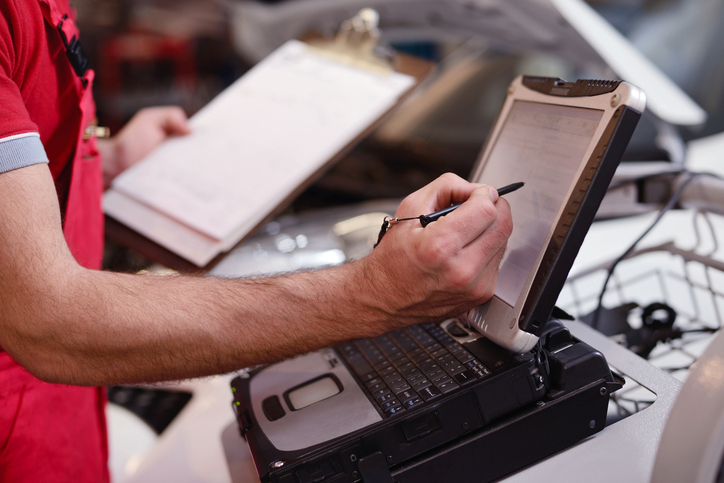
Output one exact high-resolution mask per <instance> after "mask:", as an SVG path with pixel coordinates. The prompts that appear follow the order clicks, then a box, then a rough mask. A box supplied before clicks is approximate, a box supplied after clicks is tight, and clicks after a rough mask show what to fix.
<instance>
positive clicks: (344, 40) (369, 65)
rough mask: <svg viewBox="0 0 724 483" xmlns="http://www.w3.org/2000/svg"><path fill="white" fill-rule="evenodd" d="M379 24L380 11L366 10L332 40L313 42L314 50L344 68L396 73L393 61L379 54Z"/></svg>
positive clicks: (348, 22)
mask: <svg viewBox="0 0 724 483" xmlns="http://www.w3.org/2000/svg"><path fill="white" fill-rule="evenodd" d="M379 20H380V16H379V14H378V13H377V11H376V10H373V9H371V8H363V9H362V10H360V11H359V12H357V14H356V15H355V16H354V17H352V18H351V19H349V20H345V21H344V22H343V23H342V25H341V26H340V29H339V32H337V35H336V36H335V37H334V38H333V39H332V40H316V41H314V40H313V41H310V42H309V45H310V48H311V50H313V51H314V52H316V53H318V54H320V55H322V56H324V57H329V58H331V59H333V60H335V61H337V62H341V63H343V64H347V65H352V66H355V67H359V68H362V69H365V70H369V71H371V72H374V73H376V74H389V73H391V72H392V71H393V65H392V58H391V57H386V56H384V55H380V54H379V53H377V52H376V51H375V49H376V48H377V44H378V42H379V39H380V30H379V28H378V25H379Z"/></svg>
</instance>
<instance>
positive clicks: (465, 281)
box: [448, 264, 477, 292]
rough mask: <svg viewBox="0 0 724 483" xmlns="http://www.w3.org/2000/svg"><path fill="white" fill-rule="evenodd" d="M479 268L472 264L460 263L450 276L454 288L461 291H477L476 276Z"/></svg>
mask: <svg viewBox="0 0 724 483" xmlns="http://www.w3.org/2000/svg"><path fill="white" fill-rule="evenodd" d="M476 276H477V270H475V269H474V267H473V265H472V264H463V265H458V266H457V267H455V269H454V270H452V271H451V272H450V274H449V276H448V280H449V281H450V286H451V288H452V289H454V290H456V291H459V292H475V285H474V282H475V277H476Z"/></svg>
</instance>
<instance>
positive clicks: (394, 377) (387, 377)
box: [382, 372, 402, 386]
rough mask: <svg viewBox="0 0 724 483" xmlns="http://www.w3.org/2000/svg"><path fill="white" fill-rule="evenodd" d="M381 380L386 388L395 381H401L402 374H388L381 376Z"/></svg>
mask: <svg viewBox="0 0 724 483" xmlns="http://www.w3.org/2000/svg"><path fill="white" fill-rule="evenodd" d="M382 379H383V380H384V381H385V382H386V383H387V385H388V386H391V385H392V384H393V383H395V382H396V381H401V380H402V374H400V373H399V372H390V373H389V374H385V375H384V376H382Z"/></svg>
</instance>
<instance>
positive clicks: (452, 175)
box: [440, 172, 462, 183]
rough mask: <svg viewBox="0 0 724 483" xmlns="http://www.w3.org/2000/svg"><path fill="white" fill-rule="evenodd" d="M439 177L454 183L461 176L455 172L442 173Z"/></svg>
mask: <svg viewBox="0 0 724 483" xmlns="http://www.w3.org/2000/svg"><path fill="white" fill-rule="evenodd" d="M440 179H441V180H443V181H446V182H449V183H456V182H458V181H460V180H461V179H462V178H460V176H458V175H456V174H455V173H450V172H447V173H443V174H441V175H440Z"/></svg>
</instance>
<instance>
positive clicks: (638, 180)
mask: <svg viewBox="0 0 724 483" xmlns="http://www.w3.org/2000/svg"><path fill="white" fill-rule="evenodd" d="M684 173H686V170H685V169H683V168H682V169H677V170H675V171H660V172H658V173H652V174H646V175H644V176H639V177H638V178H631V179H625V180H623V181H619V182H618V183H613V184H611V185H609V187H608V188H607V189H606V191H612V190H615V189H618V188H622V187H624V186H627V185H630V184H639V183H641V182H642V181H648V180H650V179H654V178H658V177H662V178H663V177H665V176H667V175H679V174H684Z"/></svg>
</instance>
